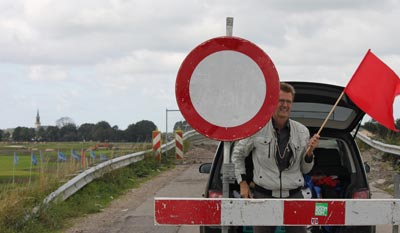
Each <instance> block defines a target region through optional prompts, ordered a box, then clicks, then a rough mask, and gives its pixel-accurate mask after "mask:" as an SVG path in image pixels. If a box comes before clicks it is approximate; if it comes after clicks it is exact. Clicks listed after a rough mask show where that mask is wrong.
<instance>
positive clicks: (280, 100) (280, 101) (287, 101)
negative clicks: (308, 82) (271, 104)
mask: <svg viewBox="0 0 400 233" xmlns="http://www.w3.org/2000/svg"><path fill="white" fill-rule="evenodd" d="M284 103H287V104H292V103H293V101H291V100H284V99H279V104H284Z"/></svg>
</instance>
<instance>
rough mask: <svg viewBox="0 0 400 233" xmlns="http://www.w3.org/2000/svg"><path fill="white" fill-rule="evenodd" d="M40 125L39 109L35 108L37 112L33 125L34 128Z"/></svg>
mask: <svg viewBox="0 0 400 233" xmlns="http://www.w3.org/2000/svg"><path fill="white" fill-rule="evenodd" d="M40 126H41V124H40V116H39V109H38V110H37V114H36V122H35V127H36V129H39V128H40Z"/></svg>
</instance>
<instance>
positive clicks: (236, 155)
mask: <svg viewBox="0 0 400 233" xmlns="http://www.w3.org/2000/svg"><path fill="white" fill-rule="evenodd" d="M253 145H254V144H253V139H252V138H251V137H250V138H246V139H242V140H240V141H238V142H236V143H235V146H234V147H233V152H232V163H233V164H235V176H236V180H237V182H238V183H239V185H240V196H241V197H243V198H248V197H250V190H249V186H248V184H247V182H246V163H245V159H246V157H247V156H248V155H249V153H250V151H251V150H252V149H253Z"/></svg>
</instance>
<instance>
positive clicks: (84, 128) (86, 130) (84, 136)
mask: <svg viewBox="0 0 400 233" xmlns="http://www.w3.org/2000/svg"><path fill="white" fill-rule="evenodd" d="M94 128H95V125H94V124H91V123H85V124H83V125H81V126H80V127H79V129H78V137H79V139H81V140H85V141H91V140H94V137H93V132H94Z"/></svg>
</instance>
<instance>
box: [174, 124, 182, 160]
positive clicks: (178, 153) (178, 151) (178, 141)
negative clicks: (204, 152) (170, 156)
mask: <svg viewBox="0 0 400 233" xmlns="http://www.w3.org/2000/svg"><path fill="white" fill-rule="evenodd" d="M175 157H176V159H178V160H182V159H183V133H182V130H175Z"/></svg>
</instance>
